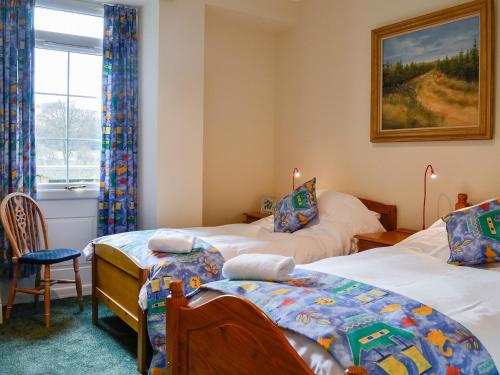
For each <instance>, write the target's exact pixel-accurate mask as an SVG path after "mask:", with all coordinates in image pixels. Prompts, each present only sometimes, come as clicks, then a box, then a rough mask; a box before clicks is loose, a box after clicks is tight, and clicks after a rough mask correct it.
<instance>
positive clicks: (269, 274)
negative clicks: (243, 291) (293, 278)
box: [222, 254, 295, 281]
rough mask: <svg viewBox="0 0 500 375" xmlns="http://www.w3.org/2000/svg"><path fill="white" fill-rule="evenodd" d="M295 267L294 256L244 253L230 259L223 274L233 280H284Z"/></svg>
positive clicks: (223, 268)
mask: <svg viewBox="0 0 500 375" xmlns="http://www.w3.org/2000/svg"><path fill="white" fill-rule="evenodd" d="M294 269H295V262H294V260H293V258H292V257H284V256H281V255H272V254H242V255H238V256H237V257H234V258H232V259H229V260H228V261H226V263H224V266H223V267H222V275H223V276H224V277H225V278H226V279H231V280H264V281H283V280H286V279H288V276H289V275H290V273H292V272H293V270H294Z"/></svg>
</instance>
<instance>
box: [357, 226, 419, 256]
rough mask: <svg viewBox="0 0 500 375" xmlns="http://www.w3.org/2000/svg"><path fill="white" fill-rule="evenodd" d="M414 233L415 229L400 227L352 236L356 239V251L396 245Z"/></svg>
mask: <svg viewBox="0 0 500 375" xmlns="http://www.w3.org/2000/svg"><path fill="white" fill-rule="evenodd" d="M414 233H417V231H416V230H412V229H404V228H400V229H396V230H394V231H390V232H380V233H368V234H358V235H356V236H354V238H357V239H358V252H361V251H365V250H369V249H373V248H376V247H386V246H393V245H396V244H397V243H398V242H401V241H403V240H404V239H406V238H408V237H410V236H411V235H412V234H414Z"/></svg>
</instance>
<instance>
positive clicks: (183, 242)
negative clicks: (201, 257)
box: [148, 231, 194, 253]
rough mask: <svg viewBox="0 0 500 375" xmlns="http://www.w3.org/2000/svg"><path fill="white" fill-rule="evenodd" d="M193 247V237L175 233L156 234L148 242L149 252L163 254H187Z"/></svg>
mask: <svg viewBox="0 0 500 375" xmlns="http://www.w3.org/2000/svg"><path fill="white" fill-rule="evenodd" d="M193 245H194V236H190V235H189V234H185V233H180V232H175V231H169V232H156V233H155V234H154V235H153V236H152V237H151V238H150V239H149V241H148V247H149V250H155V251H161V252H164V253H189V252H191V250H192V249H193Z"/></svg>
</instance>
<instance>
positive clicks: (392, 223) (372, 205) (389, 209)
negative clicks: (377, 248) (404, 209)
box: [359, 198, 398, 231]
mask: <svg viewBox="0 0 500 375" xmlns="http://www.w3.org/2000/svg"><path fill="white" fill-rule="evenodd" d="M359 200H360V201H361V202H363V204H364V205H365V206H366V207H367V208H368V209H369V210H370V211H374V212H377V213H379V214H380V215H381V217H380V222H381V223H382V225H383V226H384V228H385V229H386V230H388V231H390V230H396V228H397V227H398V210H397V208H396V206H394V205H390V204H384V203H380V202H375V201H372V200H369V199H363V198H359Z"/></svg>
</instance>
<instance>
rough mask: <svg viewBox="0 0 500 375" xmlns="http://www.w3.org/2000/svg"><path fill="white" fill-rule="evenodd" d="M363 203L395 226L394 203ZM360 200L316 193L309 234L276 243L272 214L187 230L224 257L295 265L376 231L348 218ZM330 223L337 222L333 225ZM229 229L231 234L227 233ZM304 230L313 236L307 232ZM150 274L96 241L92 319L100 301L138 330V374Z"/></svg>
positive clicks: (143, 363) (344, 250)
mask: <svg viewBox="0 0 500 375" xmlns="http://www.w3.org/2000/svg"><path fill="white" fill-rule="evenodd" d="M353 199H354V200H355V201H354V200H353ZM360 201H361V202H362V204H363V205H364V206H363V210H364V211H366V212H368V213H369V215H377V218H378V220H379V221H378V220H377V223H379V222H380V224H381V225H382V226H383V227H381V230H383V229H385V230H394V229H396V227H397V210H396V206H394V205H387V204H383V203H380V202H376V201H372V200H368V199H360ZM339 202H340V203H339ZM357 202H358V200H357V199H356V198H354V197H352V196H349V195H347V194H342V193H338V192H332V191H326V192H318V206H319V219H317V220H316V221H315V222H313V223H311V225H309V226H308V228H307V231H309V232H310V233H309V232H307V231H304V230H301V231H298V232H295V233H293V234H292V235H289V234H283V233H276V235H278V238H277V240H276V241H274V240H273V241H270V240H269V237H270V236H273V234H272V229H271V228H272V219H271V218H264V219H262V220H260V221H257V222H254V223H252V224H233V225H230V226H221V227H216V228H193V229H186V230H184V231H188V232H189V233H192V234H193V235H196V236H199V237H202V238H203V239H204V240H206V241H207V242H210V243H211V244H212V245H213V246H215V247H217V248H219V249H220V250H221V252H223V254H224V257H225V258H226V259H228V258H230V257H233V256H235V255H238V254H241V253H245V252H246V253H248V252H250V253H252V252H253V253H257V252H260V253H262V252H264V253H266V252H267V253H273V254H274V253H278V254H281V255H288V256H294V257H295V260H296V262H297V263H309V262H312V261H315V260H318V259H322V258H327V257H331V256H336V255H347V254H348V253H349V252H350V251H351V250H352V248H351V246H353V244H352V243H351V241H352V238H353V237H354V235H355V234H359V233H367V232H369V231H372V229H370V226H368V227H367V226H366V225H364V224H362V225H361V224H360V225H358V224H357V221H358V220H359V218H358V217H356V218H351V219H349V220H347V219H345V217H347V216H349V215H350V213H355V212H357V213H359V214H360V215H361V216H362V217H364V216H363V215H365V213H361V211H360V210H359V207H357V204H358V203H357ZM359 204H361V203H359ZM325 207H329V208H330V207H331V208H332V212H337V213H339V212H340V213H342V212H343V213H344V214H342V215H341V216H343V217H344V218H343V217H340V218H339V217H331V216H329V212H327V211H325ZM366 209H368V210H366ZM332 223H333V226H331V225H330V224H332ZM325 224H329V228H330V227H333V228H335V229H334V231H333V232H330V231H325V229H324V228H325V227H324V225H325ZM339 228H341V229H342V230H339ZM225 232H229V233H230V234H229V235H224V233H225ZM249 232H251V233H257V235H256V236H255V237H252V236H251V235H248V233H249ZM304 232H306V233H309V234H307V235H304ZM260 235H261V237H259V236H260ZM282 237H283V238H282ZM332 243H337V244H338V246H340V249H341V250H338V248H329V246H331V244H332ZM309 246H312V248H313V249H314V251H304V250H303V249H306V248H308V247H309ZM332 252H333V253H332ZM148 275H149V271H148V267H147V266H145V265H144V264H142V263H141V261H140V259H138V258H137V257H134V256H131V255H130V254H127V253H125V252H124V251H122V250H121V249H120V248H119V247H115V246H110V245H108V244H105V243H95V244H94V245H93V251H92V322H93V323H94V324H97V323H98V304H99V303H102V304H104V305H106V306H107V307H108V308H110V309H111V310H112V311H113V312H114V313H115V314H116V315H117V316H118V317H119V318H120V319H122V320H123V321H124V322H125V323H126V324H127V325H129V326H130V327H131V328H132V329H134V331H136V332H137V334H138V344H137V345H138V346H137V361H138V370H139V371H140V372H145V371H146V370H147V322H146V318H147V316H146V311H143V310H142V309H141V308H140V307H139V305H138V299H139V294H140V291H141V288H142V286H143V285H144V284H145V282H146V281H147V279H148Z"/></svg>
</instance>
